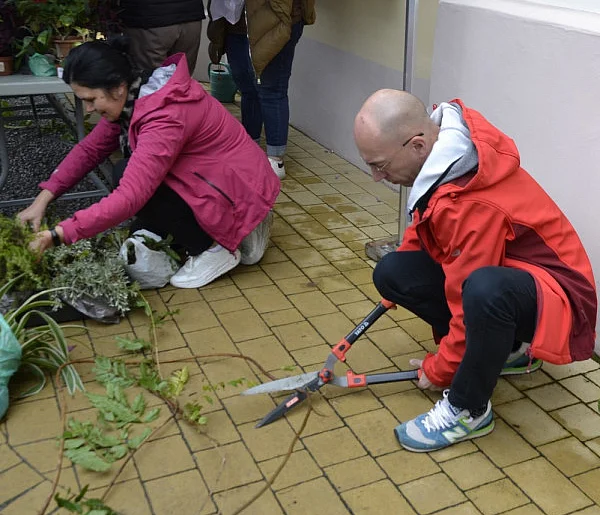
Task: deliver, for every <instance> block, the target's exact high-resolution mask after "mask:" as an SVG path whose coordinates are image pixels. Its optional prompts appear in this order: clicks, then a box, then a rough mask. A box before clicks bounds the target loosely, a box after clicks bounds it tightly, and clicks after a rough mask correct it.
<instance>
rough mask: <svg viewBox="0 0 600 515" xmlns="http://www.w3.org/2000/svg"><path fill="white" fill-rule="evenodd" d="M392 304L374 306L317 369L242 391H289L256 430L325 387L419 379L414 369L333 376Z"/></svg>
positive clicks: (357, 386)
mask: <svg viewBox="0 0 600 515" xmlns="http://www.w3.org/2000/svg"><path fill="white" fill-rule="evenodd" d="M395 308H396V305H395V304H394V303H393V302H390V301H387V300H385V299H383V300H381V301H380V302H379V303H378V304H377V306H375V308H374V309H373V311H371V312H370V313H369V314H368V315H367V316H366V317H365V318H364V319H363V320H362V322H360V323H359V324H358V325H357V326H356V327H355V328H354V329H353V330H352V332H350V333H348V334H347V335H346V337H345V338H343V339H342V340H340V342H339V343H338V344H337V345H335V346H334V347H333V348H332V349H331V353H330V354H329V356H328V357H327V360H326V361H325V364H324V365H323V368H321V370H317V371H314V372H308V373H306V374H300V375H297V376H291V377H285V378H283V379H277V380H275V381H270V382H268V383H264V384H260V385H258V386H254V387H252V388H249V389H248V390H246V391H244V392H242V395H256V394H259V393H273V392H281V391H290V390H293V391H294V393H292V394H291V395H290V396H289V397H287V398H286V399H285V400H284V401H283V402H281V403H280V404H279V405H278V406H277V407H276V408H274V409H273V410H272V411H271V412H270V413H268V414H267V415H266V416H265V417H264V418H263V419H262V420H261V421H260V422H259V423H258V424H256V427H262V426H265V425H267V424H270V423H271V422H274V421H275V420H277V419H279V418H281V417H282V416H283V415H285V414H286V413H287V412H288V411H290V410H291V409H292V408H295V407H296V406H298V405H299V404H300V403H301V402H302V401H304V400H305V399H306V398H307V397H308V395H309V393H310V392H316V391H318V390H319V389H320V388H321V387H323V386H325V385H335V386H339V387H342V388H359V387H363V386H367V385H370V384H382V383H393V382H397V381H413V380H417V379H418V378H419V371H418V370H409V371H406V372H387V373H382V374H369V375H366V374H355V373H354V372H352V371H351V370H348V371H347V372H346V375H345V376H341V377H340V376H335V375H334V373H333V368H334V366H335V364H336V363H337V362H338V361H346V353H347V352H348V350H350V347H352V344H353V343H354V342H355V341H356V340H357V339H358V338H359V337H360V336H361V335H362V334H364V333H365V332H366V331H367V329H368V328H369V327H371V326H372V325H373V324H374V323H375V322H376V321H377V319H379V317H381V315H383V314H384V313H385V312H386V311H387V310H388V309H395Z"/></svg>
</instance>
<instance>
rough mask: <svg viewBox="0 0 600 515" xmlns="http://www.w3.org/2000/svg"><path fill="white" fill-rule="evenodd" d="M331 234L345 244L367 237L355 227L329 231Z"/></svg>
mask: <svg viewBox="0 0 600 515" xmlns="http://www.w3.org/2000/svg"><path fill="white" fill-rule="evenodd" d="M331 233H332V234H333V235H334V236H335V237H336V238H337V239H339V240H341V241H343V242H344V243H347V242H349V241H355V240H364V239H367V238H368V236H367V235H366V234H365V233H364V232H362V231H361V230H360V229H357V228H356V227H342V228H340V229H331Z"/></svg>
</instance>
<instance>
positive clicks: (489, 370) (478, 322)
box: [373, 251, 537, 409]
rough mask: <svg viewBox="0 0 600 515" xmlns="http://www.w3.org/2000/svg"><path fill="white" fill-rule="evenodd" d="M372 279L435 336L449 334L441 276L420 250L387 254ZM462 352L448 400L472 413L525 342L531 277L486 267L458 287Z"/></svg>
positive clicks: (531, 316)
mask: <svg viewBox="0 0 600 515" xmlns="http://www.w3.org/2000/svg"><path fill="white" fill-rule="evenodd" d="M373 280H374V282H375V286H376V288H377V290H378V291H379V293H380V294H381V296H382V297H383V298H384V299H386V300H389V301H391V302H394V303H395V304H398V306H402V307H404V308H406V309H408V310H409V311H412V312H413V313H414V314H415V315H417V316H418V317H420V318H421V319H423V320H424V321H425V322H427V323H428V324H430V325H431V326H432V328H433V330H434V331H435V335H436V336H437V337H443V336H446V335H447V334H448V332H449V329H450V327H449V324H450V318H451V317H452V314H451V313H450V309H449V308H448V301H447V300H446V293H445V289H444V286H445V282H446V276H445V275H444V271H443V270H442V267H441V266H440V265H439V264H438V263H436V262H435V261H433V259H431V257H430V256H429V254H427V253H426V252H425V251H405V252H390V253H389V254H386V255H385V256H384V257H383V258H382V259H381V260H380V261H379V263H377V266H376V267H375V270H374V271H373ZM462 304H463V312H464V324H465V330H466V335H465V336H466V349H465V354H464V356H463V359H462V361H461V363H460V366H459V367H458V370H457V371H456V374H455V376H454V379H453V380H452V384H451V386H450V393H449V395H448V400H449V401H450V403H451V404H452V405H454V406H457V407H460V408H467V409H478V408H481V407H483V406H485V405H486V404H487V401H488V400H489V399H490V397H491V396H492V392H493V391H494V388H495V387H496V382H497V381H498V377H499V376H500V372H501V371H502V367H503V366H504V363H505V362H506V359H507V358H508V355H509V354H510V352H511V351H512V350H513V348H515V347H517V345H516V343H517V342H530V341H531V340H532V338H533V333H534V332H535V325H536V318H537V292H536V286H535V281H534V280H533V277H532V276H531V275H530V274H529V273H527V272H525V271H523V270H518V269H516V268H506V267H501V266H486V267H483V268H479V269H477V270H475V271H473V272H471V274H470V275H469V276H468V277H467V279H466V280H465V281H464V283H463V285H462Z"/></svg>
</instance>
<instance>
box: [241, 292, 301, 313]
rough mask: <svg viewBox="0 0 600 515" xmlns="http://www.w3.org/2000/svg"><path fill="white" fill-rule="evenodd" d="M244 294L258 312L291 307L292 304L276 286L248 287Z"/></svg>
mask: <svg viewBox="0 0 600 515" xmlns="http://www.w3.org/2000/svg"><path fill="white" fill-rule="evenodd" d="M244 295H245V296H246V298H247V299H248V300H249V301H250V304H252V306H253V307H254V309H255V310H256V311H258V312H259V313H268V312H269V311H280V310H282V309H290V308H292V305H291V304H290V303H289V301H288V300H287V299H286V298H285V296H284V295H283V294H282V293H281V291H280V290H279V289H278V288H277V287H276V286H261V287H259V288H248V289H247V290H244Z"/></svg>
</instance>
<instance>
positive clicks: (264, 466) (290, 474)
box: [258, 450, 323, 490]
mask: <svg viewBox="0 0 600 515" xmlns="http://www.w3.org/2000/svg"><path fill="white" fill-rule="evenodd" d="M284 459H285V456H283V457H277V458H273V459H270V460H267V461H263V462H262V463H259V465H258V466H259V467H260V470H261V471H262V473H263V474H264V476H265V477H267V478H268V479H269V480H271V479H272V478H273V475H274V474H275V473H276V472H277V470H278V469H279V468H280V467H281V466H282V463H283V460H284ZM322 475H323V472H322V471H321V469H320V468H319V466H318V465H317V464H316V463H315V461H314V460H313V458H312V457H311V455H310V454H309V453H308V452H306V451H305V450H303V451H297V452H293V453H292V454H290V457H289V459H288V461H287V462H286V464H285V465H284V466H283V468H282V469H281V470H280V471H279V473H278V474H277V477H276V478H275V481H274V482H273V489H274V490H281V489H283V488H288V487H290V486H293V485H297V484H298V483H304V482H306V481H309V480H311V479H314V478H317V477H320V476H322Z"/></svg>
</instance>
